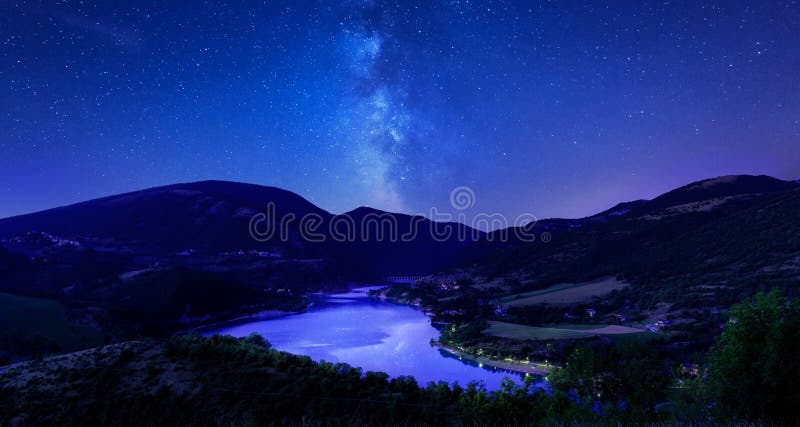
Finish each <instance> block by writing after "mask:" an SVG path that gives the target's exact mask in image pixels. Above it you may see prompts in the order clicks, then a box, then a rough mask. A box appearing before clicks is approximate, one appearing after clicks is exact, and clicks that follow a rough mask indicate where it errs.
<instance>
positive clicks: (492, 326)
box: [483, 321, 646, 340]
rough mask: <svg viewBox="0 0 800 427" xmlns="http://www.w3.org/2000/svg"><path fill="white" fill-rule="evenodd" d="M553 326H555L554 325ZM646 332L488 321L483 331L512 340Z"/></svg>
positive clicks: (621, 327)
mask: <svg viewBox="0 0 800 427" xmlns="http://www.w3.org/2000/svg"><path fill="white" fill-rule="evenodd" d="M554 326H555V325H554ZM644 332H646V331H644V330H642V329H636V328H631V327H629V326H621V325H570V324H563V325H558V327H553V326H547V327H538V326H526V325H518V324H516V323H507V322H496V321H489V327H488V328H487V329H485V330H483V333H484V334H486V335H492V336H496V337H500V338H508V339H514V340H567V339H578V338H589V337H593V336H596V335H622V334H640V333H644Z"/></svg>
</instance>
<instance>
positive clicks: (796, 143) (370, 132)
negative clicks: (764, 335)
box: [0, 0, 800, 218]
mask: <svg viewBox="0 0 800 427" xmlns="http://www.w3.org/2000/svg"><path fill="white" fill-rule="evenodd" d="M94 3H95V2H91V1H85V2H56V3H50V2H24V1H0V42H2V49H0V106H2V110H0V129H2V131H1V132H0V217H5V216H9V215H14V214H20V213H26V212H31V211H36V210H40V209H44V208H49V207H54V206H58V205H63V204H67V203H72V202H76V201H81V200H85V199H89V198H94V197H99V196H105V195H110V194H115V193H120V192H124V191H131V190H136V189H141V188H146V187H151V186H156V185H165V184H171V183H176V182H187V181H197V180H203V179H223V180H232V181H243V182H251V183H257V184H264V185H273V186H278V187H282V188H286V189H288V190H291V191H294V192H297V193H299V194H300V195H302V196H304V197H306V198H308V199H309V200H311V201H312V202H314V203H315V204H317V205H319V206H320V207H322V208H324V209H326V210H328V211H331V212H335V213H338V212H344V211H347V210H350V209H353V208H355V207H357V206H360V205H369V206H373V207H376V208H381V209H385V210H394V211H403V212H409V213H411V212H427V211H428V209H429V208H430V207H431V206H436V207H438V208H439V209H440V210H447V208H449V196H450V190H451V189H452V188H454V187H456V186H460V185H466V186H470V187H471V188H472V189H473V190H474V191H475V193H476V195H477V203H476V204H475V206H474V208H473V209H472V211H471V212H477V211H484V212H499V213H502V214H506V215H508V216H510V217H514V216H516V215H518V214H521V213H523V212H529V213H533V214H535V215H537V216H539V217H540V218H544V217H554V216H564V217H578V216H584V215H588V214H591V213H594V212H597V211H599V210H602V209H605V208H607V207H610V206H611V205H613V204H615V203H617V202H619V201H625V200H632V199H639V198H647V197H652V196H654V195H657V194H659V193H661V192H664V191H666V190H669V189H671V188H674V187H676V186H679V185H683V184H686V183H688V182H690V181H693V180H698V179H703V178H708V177H712V176H717V175H724V174H732V173H751V174H768V175H773V176H776V177H779V178H783V179H797V178H800V96H799V95H800V77H799V76H800V4H798V2H796V1H774V2H770V1H754V2H739V1H717V2H705V1H686V2H668V1H663V0H662V1H658V2H648V1H641V0H636V1H629V2H621V1H620V2H612V3H611V4H610V5H602V4H601V2H600V1H594V0H592V1H583V2H577V1H568V2H522V1H517V2H511V1H506V2H504V1H486V2H484V1H443V2H436V1H431V0H425V1H419V2H414V1H404V0H396V1H392V2H379V1H330V2H318V1H308V2H304V1H296V0H295V1H287V2H265V3H263V4H256V3H255V2H248V3H247V4H245V2H241V3H240V2H230V3H208V2H206V3H202V4H201V3H200V2H186V3H185V4H179V3H180V2H177V1H159V2H152V3H150V2H145V1H136V2H126V1H115V2H100V3H103V4H94Z"/></svg>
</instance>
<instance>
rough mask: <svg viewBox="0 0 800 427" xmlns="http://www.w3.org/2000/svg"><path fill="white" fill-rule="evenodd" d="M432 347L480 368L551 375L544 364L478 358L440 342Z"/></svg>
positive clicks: (436, 342)
mask: <svg viewBox="0 0 800 427" xmlns="http://www.w3.org/2000/svg"><path fill="white" fill-rule="evenodd" d="M431 345H432V346H434V347H436V348H439V349H442V350H444V351H446V352H448V353H450V354H453V355H454V356H457V357H459V358H462V359H466V360H468V361H471V362H474V363H477V364H478V365H479V366H484V365H485V366H491V367H494V368H498V369H503V370H506V371H511V372H516V373H519V374H527V375H539V376H542V377H544V376H546V375H547V374H549V373H550V369H549V368H547V367H545V366H547V365H545V366H543V365H544V364H537V363H530V364H520V363H519V362H507V361H504V360H496V359H489V358H486V357H478V356H473V355H471V354H468V353H466V352H463V351H461V350H458V349H456V348H453V347H450V346H447V345H444V344H442V343H440V342H439V341H431Z"/></svg>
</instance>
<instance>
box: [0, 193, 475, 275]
mask: <svg viewBox="0 0 800 427" xmlns="http://www.w3.org/2000/svg"><path fill="white" fill-rule="evenodd" d="M259 213H262V214H266V215H268V218H269V219H271V220H269V219H267V220H265V222H260V223H258V230H260V231H261V232H265V231H266V230H267V228H268V227H269V226H271V227H272V230H274V231H275V232H274V234H272V235H271V237H270V238H269V239H265V241H259V240H256V239H254V238H253V236H252V235H251V233H250V221H251V218H253V216H254V215H256V214H259ZM273 214H274V215H273ZM310 216H313V218H314V221H308V222H304V220H303V218H306V219H308V218H309V217H310ZM345 216H346V217H349V218H350V219H351V220H352V221H350V222H353V223H355V224H358V225H359V226H357V227H352V229H350V230H349V232H347V233H345V234H343V238H337V237H339V236H338V235H336V233H334V232H336V231H340V230H341V231H347V230H346V227H347V223H348V221H345V219H346V218H345ZM367 218H369V219H370V221H368V222H367V223H365V224H362V223H363V222H364V220H365V219H367ZM332 221H333V222H334V223H336V224H337V227H333V228H332ZM387 221H389V222H391V224H392V225H391V229H385V228H386V227H387V226H389V225H387ZM312 222H316V223H317V224H316V226H315V227H316V228H309V227H308V225H309V224H311V223H312ZM281 223H284V224H286V226H285V229H286V230H287V232H286V235H285V237H286V238H285V239H284V238H283V237H284V236H281V232H280V229H281V228H282V226H281V225H280V224H281ZM301 229H304V230H305V231H310V232H311V233H306V234H313V235H314V236H317V238H305V237H303V235H301ZM384 229H385V230H384ZM412 230H416V231H417V232H416V233H413V234H412V233H411V231H412ZM33 231H36V232H43V233H47V234H49V235H54V236H57V237H58V238H61V239H71V240H75V241H77V242H80V243H83V244H89V245H100V244H102V245H104V246H106V247H114V248H118V249H119V248H126V250H130V251H133V252H134V253H136V254H138V255H144V254H148V255H154V256H166V255H173V254H176V253H181V252H191V253H218V252H222V251H236V250H245V251H248V250H259V251H262V250H263V251H269V252H277V253H279V254H281V255H283V256H285V257H290V258H307V259H308V258H322V259H325V260H329V261H332V262H333V263H334V265H333V267H332V269H333V270H335V271H336V272H337V273H336V275H337V277H340V278H345V279H347V278H348V276H352V277H351V278H366V277H371V278H379V277H382V276H385V275H392V274H421V273H430V272H433V271H436V270H437V269H441V268H444V267H446V266H448V265H449V263H450V262H451V261H452V260H454V259H456V257H457V256H458V254H459V253H460V252H461V251H462V250H463V248H464V247H466V246H467V245H468V242H467V243H465V242H464V241H463V240H464V239H463V238H460V236H472V235H473V233H474V234H475V235H476V236H477V237H478V238H480V237H481V236H482V235H483V233H480V232H477V231H475V230H473V229H471V228H469V227H467V226H464V225H460V224H445V223H434V222H432V221H430V220H428V219H426V218H424V217H419V216H409V215H404V214H396V213H390V212H383V211H379V210H375V209H370V208H359V209H356V210H353V211H351V212H348V213H347V214H344V215H332V214H330V213H328V212H326V211H325V210H323V209H320V208H318V207H317V206H315V205H313V204H312V203H310V202H309V201H307V200H305V199H304V198H302V197H300V196H298V195H297V194H294V193H292V192H289V191H286V190H282V189H279V188H275V187H264V186H259V185H253V184H242V183H236V182H225V181H202V182H194V183H186V184H175V185H168V186H164V187H156V188H151V189H147V190H141V191H135V192H131V193H125V194H120V195H116V196H110V197H104V198H100V199H95V200H90V201H86V202H82V203H77V204H74V205H70V206H64V207H59V208H55V209H49V210H46V211H42V212H37V213H32V214H28V215H21V216H17V217H12V218H6V219H2V220H0V236H6V237H13V236H20V235H24V234H26V233H29V232H33ZM434 233H435V234H434ZM436 236H438V237H436ZM342 240H344V241H342Z"/></svg>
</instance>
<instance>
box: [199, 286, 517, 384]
mask: <svg viewBox="0 0 800 427" xmlns="http://www.w3.org/2000/svg"><path fill="white" fill-rule="evenodd" d="M370 289H375V287H366V288H356V289H352V290H351V291H350V292H347V293H341V294H326V295H314V296H312V298H313V305H312V306H311V307H310V308H309V309H308V310H307V311H305V312H303V313H299V314H292V315H287V316H282V317H278V318H273V319H269V320H250V321H246V322H244V323H237V324H232V325H226V326H219V327H215V328H213V329H207V330H206V331H205V333H206V334H207V335H211V334H215V333H217V334H223V335H232V336H235V337H244V336H247V335H250V334H251V333H257V334H260V335H262V336H263V337H264V338H266V339H267V340H269V342H270V343H271V344H272V345H273V347H274V348H276V349H278V350H282V351H286V352H289V353H294V354H302V355H306V356H309V357H311V358H312V359H314V360H316V361H320V360H325V361H327V362H332V363H337V362H342V363H347V364H349V365H352V366H355V367H361V368H362V369H363V370H364V371H365V372H366V371H381V372H386V373H387V374H389V375H390V376H392V377H397V376H400V375H410V376H413V377H414V378H415V379H416V380H417V382H418V383H419V384H420V385H421V386H424V385H425V384H427V383H428V382H429V381H434V382H436V381H446V382H447V383H451V384H452V383H453V382H458V383H459V384H460V385H462V386H466V385H467V384H468V383H469V382H471V381H480V382H483V383H484V384H485V386H486V388H487V389H488V390H497V389H498V388H499V387H500V382H501V381H502V380H503V377H504V376H508V377H510V378H511V379H513V380H514V381H516V382H520V381H521V379H522V376H521V375H520V374H518V373H513V372H508V371H501V370H499V369H495V368H491V367H479V366H476V365H472V364H468V363H465V362H462V361H461V360H459V359H458V358H457V357H454V356H453V355H451V354H449V353H447V352H445V351H444V350H441V349H438V348H436V347H432V346H431V345H430V340H431V339H432V338H434V339H435V338H438V337H439V332H438V331H437V330H436V329H435V328H434V327H433V326H431V323H430V319H429V318H428V316H426V315H425V314H424V313H422V312H421V311H419V310H416V309H414V308H412V307H408V306H402V305H397V304H392V303H388V302H383V301H378V300H375V299H372V298H369V297H368V296H367V292H368V291H369V290H370Z"/></svg>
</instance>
